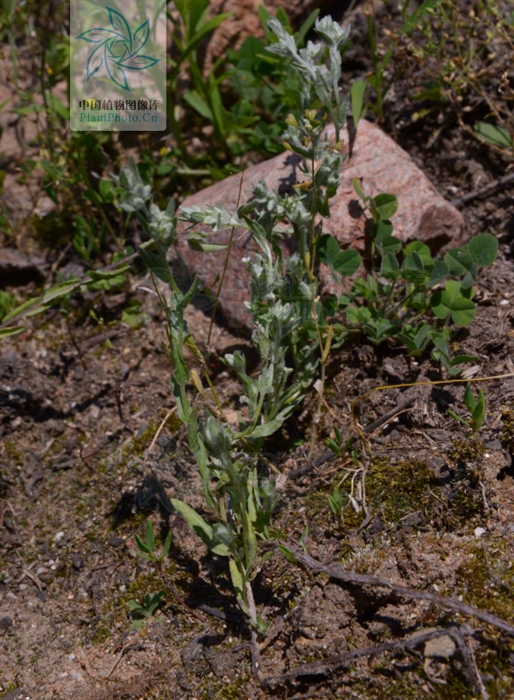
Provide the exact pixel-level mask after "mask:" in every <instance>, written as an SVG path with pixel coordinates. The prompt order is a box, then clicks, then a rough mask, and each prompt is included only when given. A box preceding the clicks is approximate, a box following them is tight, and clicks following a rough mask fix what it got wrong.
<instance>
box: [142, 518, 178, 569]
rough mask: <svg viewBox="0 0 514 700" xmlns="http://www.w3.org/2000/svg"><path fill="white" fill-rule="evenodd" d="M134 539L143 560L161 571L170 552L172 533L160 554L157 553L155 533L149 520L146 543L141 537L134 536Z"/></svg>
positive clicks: (167, 536) (169, 534) (167, 537)
mask: <svg viewBox="0 0 514 700" xmlns="http://www.w3.org/2000/svg"><path fill="white" fill-rule="evenodd" d="M134 539H135V540H136V544H137V547H138V549H137V550H136V553H137V555H138V556H140V557H141V558H142V559H146V560H147V561H151V562H153V563H154V564H156V565H157V567H158V568H159V569H160V568H161V567H162V562H163V561H164V559H165V558H166V556H167V555H168V552H169V551H170V547H171V541H172V533H171V531H170V532H168V534H167V535H166V539H165V541H164V544H163V546H162V549H161V551H160V552H156V549H155V536H154V531H153V527H152V523H151V522H150V521H149V520H147V521H146V530H145V541H144V542H143V540H142V539H141V538H140V537H139V535H134Z"/></svg>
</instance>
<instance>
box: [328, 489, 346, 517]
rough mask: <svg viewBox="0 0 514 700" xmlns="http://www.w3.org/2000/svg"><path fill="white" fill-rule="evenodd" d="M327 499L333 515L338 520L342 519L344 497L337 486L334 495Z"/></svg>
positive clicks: (329, 495)
mask: <svg viewBox="0 0 514 700" xmlns="http://www.w3.org/2000/svg"><path fill="white" fill-rule="evenodd" d="M327 499H328V505H329V506H330V510H331V511H332V513H333V514H334V515H335V516H336V518H341V513H342V510H343V506H344V503H343V496H342V494H341V491H340V489H339V486H338V485H337V484H336V485H335V486H334V490H333V491H332V494H328V496H327Z"/></svg>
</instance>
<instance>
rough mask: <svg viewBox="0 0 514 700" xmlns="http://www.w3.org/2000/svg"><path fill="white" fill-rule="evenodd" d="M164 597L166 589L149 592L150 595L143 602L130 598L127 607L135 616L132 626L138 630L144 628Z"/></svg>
mask: <svg viewBox="0 0 514 700" xmlns="http://www.w3.org/2000/svg"><path fill="white" fill-rule="evenodd" d="M163 598H164V591H157V593H148V595H146V596H145V597H144V600H143V602H142V603H138V602H137V601H135V600H129V601H128V602H127V607H128V608H129V610H130V611H131V614H132V616H133V617H134V618H135V619H133V621H132V628H133V629H136V630H140V629H142V628H143V627H144V626H145V624H146V623H147V621H148V620H149V619H151V618H152V617H153V615H154V613H155V611H156V610H157V608H158V607H159V605H160V604H161V603H162V601H163Z"/></svg>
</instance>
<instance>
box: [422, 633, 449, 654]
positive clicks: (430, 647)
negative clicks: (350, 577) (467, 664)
mask: <svg viewBox="0 0 514 700" xmlns="http://www.w3.org/2000/svg"><path fill="white" fill-rule="evenodd" d="M455 649H456V646H455V642H454V641H453V639H452V638H451V637H449V636H448V635H447V634H443V635H442V636H441V637H436V638H435V639H429V640H428V642H427V643H426V644H425V652H424V653H425V657H426V658H427V659H436V658H437V659H450V658H451V657H452V656H453V655H454V654H455Z"/></svg>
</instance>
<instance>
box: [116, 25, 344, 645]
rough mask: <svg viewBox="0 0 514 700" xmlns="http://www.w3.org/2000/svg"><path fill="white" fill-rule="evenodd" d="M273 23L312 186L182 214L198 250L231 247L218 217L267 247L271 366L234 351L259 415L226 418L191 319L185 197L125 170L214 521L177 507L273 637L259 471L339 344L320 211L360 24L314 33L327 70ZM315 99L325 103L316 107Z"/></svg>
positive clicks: (251, 411) (336, 153)
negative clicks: (324, 268)
mask: <svg viewBox="0 0 514 700" xmlns="http://www.w3.org/2000/svg"><path fill="white" fill-rule="evenodd" d="M268 27H269V30H270V32H272V33H273V34H274V36H275V38H276V41H274V43H273V44H272V45H271V46H269V47H268V50H269V51H270V52H271V53H273V54H275V55H278V56H279V57H280V60H281V61H287V62H288V63H289V64H290V65H291V67H292V68H293V69H294V70H295V71H296V73H297V76H298V77H299V78H301V80H300V81H299V82H300V86H301V89H300V103H301V111H302V116H301V117H299V118H296V117H294V116H292V115H291V116H290V118H288V130H287V132H286V134H285V135H284V145H285V147H286V148H288V149H289V150H290V151H292V152H294V153H296V154H298V155H299V156H300V158H301V159H302V161H303V166H302V168H303V171H304V173H305V182H304V183H302V184H301V186H300V187H298V188H297V189H296V191H295V193H294V194H292V195H288V196H286V197H280V196H279V195H278V194H277V193H276V192H273V191H270V190H268V189H267V187H266V186H265V184H264V183H258V184H257V185H255V187H254V190H253V194H254V197H253V200H252V201H251V202H250V203H248V204H245V205H243V206H241V207H239V209H238V210H237V211H236V212H228V211H227V210H226V209H225V208H224V207H223V206H222V205H216V206H213V207H207V208H202V207H198V206H196V207H190V208H182V211H181V218H182V219H183V220H184V221H187V222H188V223H190V224H193V227H191V228H192V229H193V230H192V232H191V233H190V235H189V245H190V246H191V248H193V249H194V250H197V251H202V250H204V251H209V250H219V249H220V248H221V249H223V246H219V245H218V244H217V243H211V241H210V240H209V236H208V235H207V234H206V233H198V232H195V231H194V226H195V225H198V224H208V225H210V226H211V228H212V230H213V232H216V231H218V230H220V229H226V228H228V229H233V228H235V227H236V226H237V227H241V228H243V229H246V230H247V231H248V232H249V233H250V234H251V235H252V237H253V239H254V241H255V242H256V244H257V247H258V251H259V252H258V253H256V254H255V255H254V256H253V258H252V259H251V260H250V261H249V262H248V264H247V270H248V274H249V277H250V286H251V291H252V300H251V301H250V302H248V304H247V306H248V308H249V310H250V312H251V313H252V316H253V321H254V325H255V332H254V334H253V342H254V344H255V346H256V348H257V350H258V352H259V355H260V358H261V371H260V374H259V376H258V377H252V376H251V375H249V374H248V372H247V369H246V358H245V356H244V355H242V354H241V353H239V352H235V353H233V354H228V355H226V356H225V358H224V362H225V364H226V365H227V366H228V367H230V368H231V369H232V370H233V371H234V373H235V374H236V375H237V377H238V379H239V381H240V382H241V385H242V398H241V401H242V402H243V403H245V404H246V405H247V410H248V419H246V420H245V419H243V418H242V416H239V420H238V426H237V428H236V429H233V428H232V427H231V426H230V424H229V423H228V421H227V418H226V416H225V412H224V409H223V406H222V403H221V401H220V399H219V397H218V396H217V393H216V390H215V388H214V386H213V384H212V382H211V380H210V377H209V374H208V372H207V362H206V360H205V358H204V357H203V355H202V353H201V352H200V351H199V350H198V348H197V346H196V344H195V341H194V338H193V336H192V335H191V333H190V331H189V329H188V326H187V323H186V320H185V317H184V311H185V308H186V306H187V305H188V304H189V303H190V302H191V301H192V300H193V298H194V297H195V295H196V294H197V293H198V292H199V290H200V286H201V285H200V281H199V280H198V279H196V280H194V282H193V283H192V285H191V286H190V288H189V289H188V290H186V291H182V290H181V289H180V288H179V287H178V285H177V283H176V281H175V279H174V277H173V275H172V273H171V271H170V269H169V266H168V261H167V251H168V249H169V247H170V246H171V245H172V244H173V241H174V239H175V237H176V224H177V218H176V216H175V206H174V202H173V201H171V202H170V203H169V205H168V206H167V208H166V210H162V209H161V208H160V207H159V206H158V205H157V204H156V203H155V202H154V201H153V197H152V193H151V188H150V187H148V186H147V185H145V184H144V182H143V180H142V178H141V175H140V173H139V170H138V168H137V166H136V165H135V163H133V162H132V163H131V166H130V168H124V169H123V170H122V172H121V174H120V176H119V177H114V181H115V183H116V185H117V186H119V187H121V188H122V189H123V190H124V191H125V199H124V202H123V204H122V205H121V206H122V207H123V209H124V210H125V211H127V212H130V213H132V214H133V215H134V216H135V217H136V218H137V219H138V220H139V221H140V223H141V224H142V226H143V228H144V230H145V231H146V232H147V234H148V236H149V237H150V239H151V242H152V244H153V245H152V251H151V252H150V251H149V250H144V249H142V248H140V249H139V252H140V254H141V256H142V258H143V260H144V262H145V263H146V265H147V266H148V268H149V270H150V273H151V275H152V276H153V278H154V280H156V279H157V278H158V279H160V280H161V281H163V282H165V283H166V284H167V285H168V292H167V295H166V296H164V295H163V294H162V293H161V291H160V288H159V287H158V286H157V285H156V286H155V288H156V291H157V293H158V294H159V297H160V301H161V304H162V306H163V308H164V311H165V317H166V333H167V338H168V345H169V355H170V358H171V359H172V362H173V365H174V373H173V375H172V391H173V394H174V397H175V401H176V405H177V415H178V417H179V419H180V420H181V421H182V422H183V423H185V424H186V425H187V427H188V439H189V447H190V449H191V452H192V453H193V455H194V456H195V458H196V461H197V464H198V468H199V472H200V475H201V478H202V482H203V490H204V497H205V504H206V506H207V508H208V510H209V511H210V518H208V519H206V518H204V517H202V516H201V515H200V514H199V513H198V512H196V511H195V510H194V509H193V508H191V506H189V505H188V504H187V503H185V502H184V501H182V500H181V499H178V498H175V499H172V504H173V507H174V508H175V509H176V510H177V511H178V512H179V513H180V514H181V515H182V516H183V518H184V520H185V521H186V523H187V524H188V525H189V527H190V528H191V530H192V531H193V532H195V533H196V534H197V535H198V536H199V537H200V538H201V539H202V540H203V542H204V543H205V544H206V545H207V546H208V547H209V549H210V550H211V551H212V552H213V553H214V554H215V555H218V556H223V557H227V559H228V564H229V570H230V576H231V579H232V584H233V586H234V590H235V593H236V598H237V600H238V603H239V605H240V607H241V609H242V610H243V611H244V613H245V614H246V615H247V616H248V619H249V622H250V624H251V626H252V628H253V630H254V632H253V633H254V634H255V633H260V634H262V633H264V631H265V629H266V627H267V623H266V622H265V621H264V620H262V619H261V618H260V616H259V615H258V614H257V610H256V605H255V601H254V597H253V592H252V586H251V582H252V580H253V578H254V577H255V575H256V574H257V572H258V571H259V569H260V567H261V566H262V563H263V561H264V560H265V558H267V557H268V556H270V555H271V552H270V551H268V552H266V553H265V554H261V553H260V549H261V547H260V545H261V543H262V542H263V541H265V540H267V539H269V538H270V530H269V525H270V520H271V516H272V512H273V509H274V507H275V505H276V502H277V494H276V492H275V487H274V481H273V479H270V478H264V477H262V476H261V475H260V474H259V471H258V468H259V461H260V456H261V450H262V446H263V443H264V440H265V439H266V438H267V437H269V436H270V435H272V434H274V433H276V432H277V431H278V430H280V428H281V426H282V425H283V423H284V421H285V420H286V419H287V418H288V417H289V416H291V415H292V413H293V412H294V410H295V409H296V407H297V406H298V405H299V404H300V403H301V401H302V400H303V397H304V396H305V393H306V391H307V390H308V388H309V387H310V386H311V385H312V383H313V381H314V379H315V378H316V376H317V372H318V368H319V367H320V365H321V371H322V376H323V368H324V366H325V364H326V362H327V359H328V355H329V351H330V348H331V344H332V339H333V335H334V333H333V329H332V328H331V326H330V324H328V323H327V321H326V320H325V317H324V312H323V307H322V305H321V302H320V300H319V298H318V294H317V292H318V280H317V277H316V275H315V269H316V244H317V241H318V239H319V237H320V235H321V226H320V225H318V224H317V222H316V220H317V218H318V216H319V215H321V217H327V216H329V215H330V208H329V200H330V198H331V197H333V195H334V194H335V193H336V191H337V187H338V185H339V184H340V181H341V173H340V170H341V165H342V163H343V161H344V155H342V153H341V148H340V144H339V143H336V146H333V145H331V144H330V143H329V142H328V141H326V140H325V139H324V137H323V132H324V129H325V127H326V123H327V120H328V118H329V117H330V118H331V119H332V121H333V122H334V124H335V128H336V137H337V141H339V134H340V132H341V130H342V128H343V125H344V123H345V120H346V114H347V111H348V108H349V96H347V97H345V98H344V99H342V98H341V96H340V94H339V87H338V81H339V79H340V76H341V53H340V52H341V47H342V46H343V44H344V42H345V41H346V39H347V37H348V33H349V29H346V30H343V29H341V27H340V26H339V25H338V24H337V23H335V22H332V20H331V19H330V18H324V19H323V20H321V21H319V20H316V24H315V30H316V31H317V32H318V34H319V36H320V37H321V39H322V41H323V43H324V44H325V47H326V54H327V55H328V66H327V65H325V63H322V62H321V59H322V55H321V52H319V51H318V50H317V49H316V47H315V46H314V45H313V44H311V43H308V44H307V47H305V48H304V49H303V48H300V49H299V48H298V46H297V43H296V41H295V39H294V37H293V36H291V35H290V34H289V33H288V32H287V31H286V30H285V29H284V26H283V24H282V23H281V22H280V21H279V20H277V19H274V18H272V19H270V20H269V22H268ZM314 101H316V102H317V103H318V104H319V103H322V104H323V105H324V108H323V109H322V110H315V109H313V108H312V104H313V102H314ZM284 225H285V226H286V228H284ZM284 231H288V232H291V234H292V235H293V236H294V237H295V238H296V239H297V241H298V252H297V253H295V254H294V255H292V256H290V257H288V258H284V257H283V253H282V249H281V247H280V241H281V239H282V237H283V235H284ZM225 247H226V246H225ZM184 346H187V348H188V349H189V351H190V352H191V353H192V354H193V356H194V358H195V359H196V362H197V364H198V367H199V371H197V370H196V369H192V368H191V369H190V368H189V367H188V365H187V364H186V361H185V358H184ZM289 356H290V358H291V359H290V360H287V362H286V357H289ZM205 383H206V384H207V386H208V390H209V391H210V396H207V394H206V391H207V388H206V387H205V386H204V384H205ZM191 387H194V393H195V394H196V396H195V397H194V396H191ZM211 397H212V398H211ZM145 553H147V552H145Z"/></svg>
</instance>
